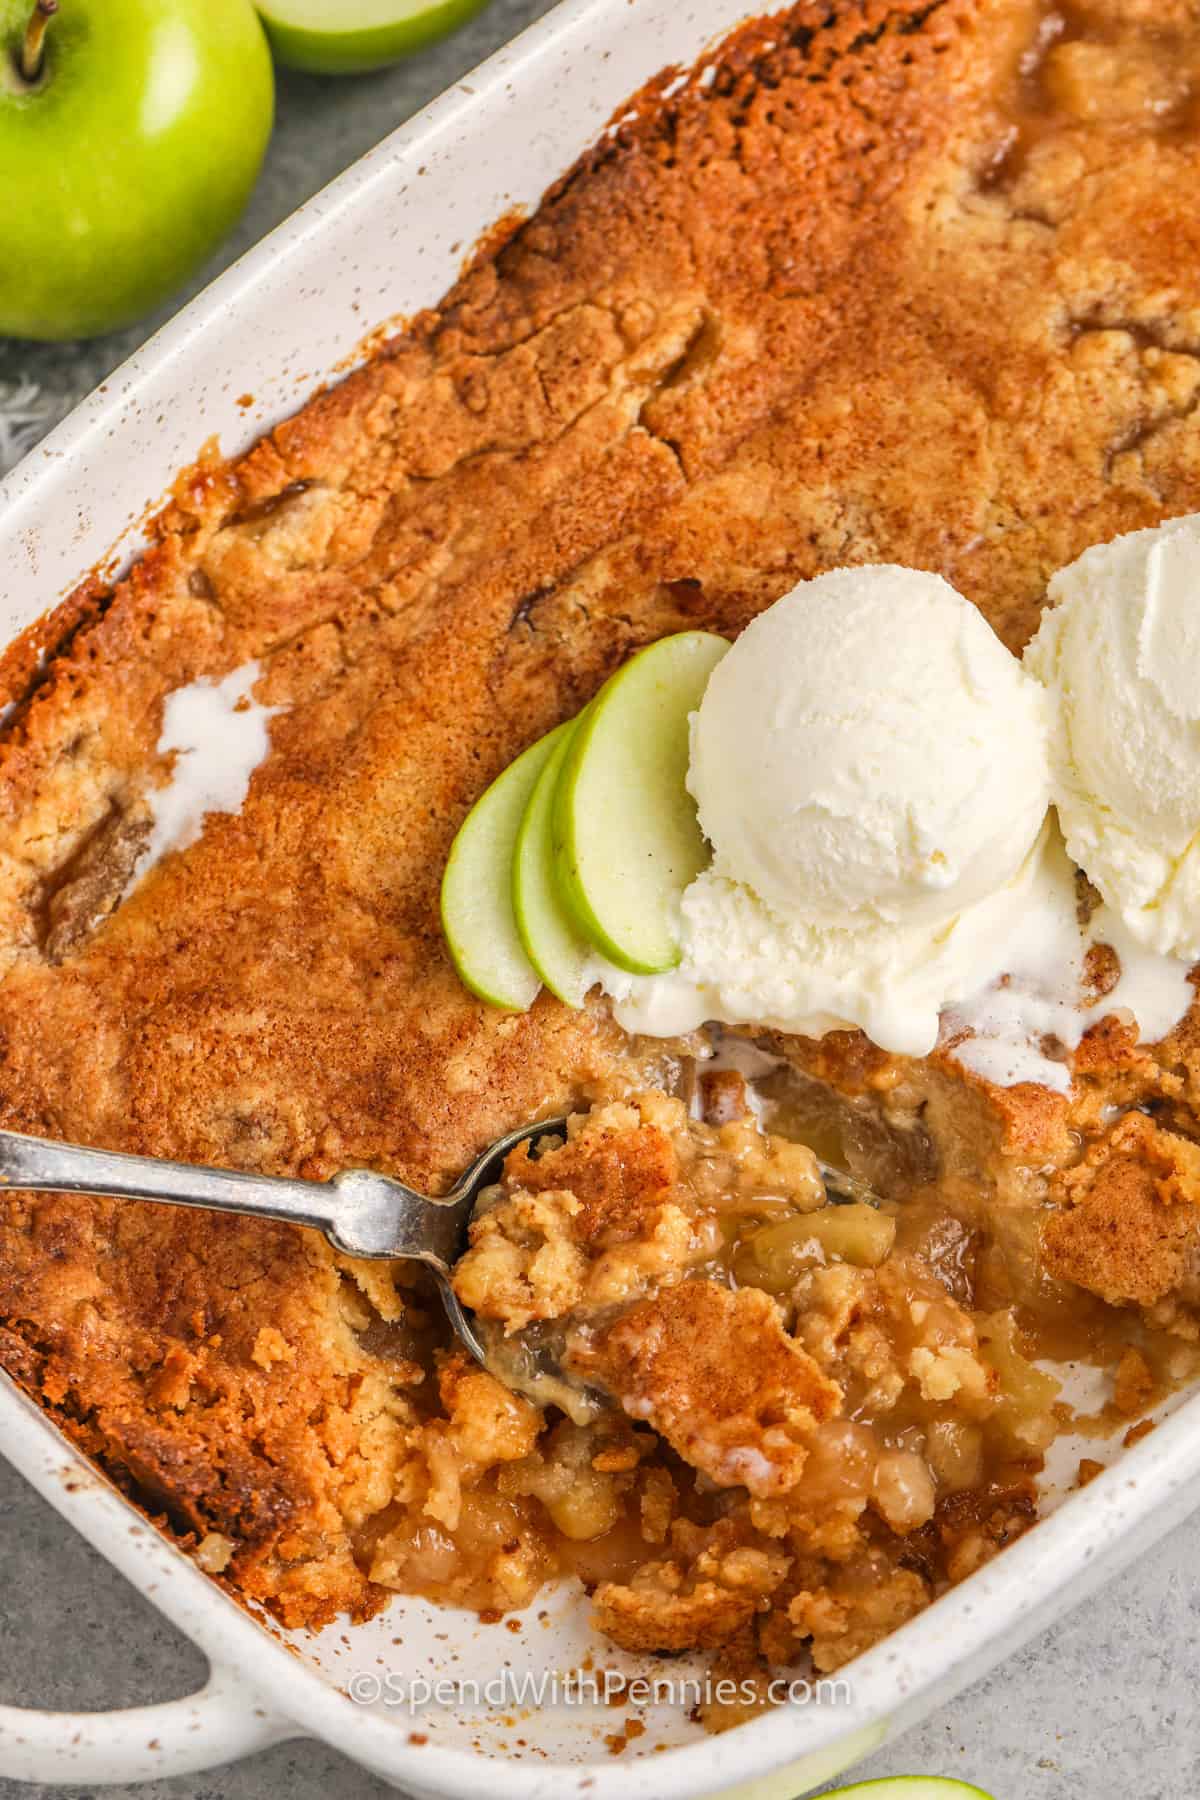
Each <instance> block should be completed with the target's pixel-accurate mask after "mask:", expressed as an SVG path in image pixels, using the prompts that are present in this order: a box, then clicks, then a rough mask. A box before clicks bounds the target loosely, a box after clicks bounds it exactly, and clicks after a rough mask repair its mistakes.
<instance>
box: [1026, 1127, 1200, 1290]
mask: <svg viewBox="0 0 1200 1800" xmlns="http://www.w3.org/2000/svg"><path fill="white" fill-rule="evenodd" d="M1062 1198H1063V1200H1064V1201H1065V1205H1063V1206H1062V1207H1061V1208H1060V1209H1059V1210H1056V1211H1055V1212H1053V1213H1052V1214H1051V1215H1050V1216H1049V1217H1048V1218H1047V1220H1046V1223H1045V1225H1044V1226H1043V1229H1042V1247H1043V1253H1044V1257H1045V1263H1046V1268H1047V1270H1048V1272H1049V1273H1050V1274H1051V1275H1055V1276H1057V1277H1058V1278H1059V1279H1060V1280H1062V1281H1073V1282H1075V1283H1076V1285H1077V1286H1079V1287H1082V1288H1087V1289H1088V1290H1089V1292H1091V1293H1094V1294H1098V1295H1099V1296H1100V1298H1101V1299H1102V1300H1107V1301H1108V1303H1109V1304H1110V1305H1112V1306H1121V1305H1127V1304H1135V1305H1140V1306H1153V1305H1154V1304H1155V1302H1156V1301H1159V1300H1162V1299H1164V1298H1165V1297H1166V1296H1167V1295H1169V1294H1173V1293H1177V1292H1178V1291H1179V1289H1180V1288H1181V1286H1182V1285H1183V1282H1184V1280H1185V1278H1186V1277H1187V1276H1188V1275H1189V1274H1192V1273H1194V1272H1196V1271H1197V1268H1198V1267H1200V1146H1198V1145H1196V1144H1193V1143H1189V1142H1188V1141H1187V1139H1185V1138H1181V1137H1178V1136H1177V1135H1176V1134H1175V1133H1174V1132H1170V1131H1164V1130H1162V1129H1161V1128H1160V1127H1159V1126H1157V1125H1156V1124H1154V1122H1153V1121H1152V1120H1151V1119H1149V1118H1147V1117H1146V1116H1145V1114H1143V1113H1130V1114H1129V1115H1128V1116H1127V1117H1126V1118H1124V1119H1122V1120H1121V1121H1120V1122H1119V1123H1118V1124H1117V1125H1116V1127H1115V1128H1114V1129H1113V1130H1112V1131H1111V1132H1110V1133H1109V1134H1108V1136H1107V1137H1106V1138H1103V1139H1102V1140H1100V1141H1099V1142H1098V1143H1096V1144H1094V1145H1092V1147H1091V1148H1090V1149H1089V1151H1088V1153H1087V1155H1086V1156H1085V1158H1084V1160H1083V1162H1082V1163H1081V1164H1080V1165H1079V1166H1078V1167H1077V1168H1074V1169H1070V1170H1068V1171H1067V1172H1066V1173H1065V1174H1064V1176H1063V1178H1062Z"/></svg>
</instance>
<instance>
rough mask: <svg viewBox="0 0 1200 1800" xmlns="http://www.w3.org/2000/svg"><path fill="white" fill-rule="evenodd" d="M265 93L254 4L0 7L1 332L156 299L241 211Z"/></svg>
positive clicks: (264, 134)
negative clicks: (2, 193)
mask: <svg viewBox="0 0 1200 1800" xmlns="http://www.w3.org/2000/svg"><path fill="white" fill-rule="evenodd" d="M274 94H275V87H274V73H273V70H272V67H271V55H270V50H269V48H268V46H267V41H266V38H265V36H264V34H263V30H262V26H261V25H260V24H259V21H258V18H257V15H256V14H255V11H254V8H253V6H252V5H251V4H250V0H58V4H57V5H55V4H54V0H41V4H40V6H39V5H35V4H34V0H0V169H2V170H3V172H4V175H3V186H4V204H3V206H2V207H0V334H3V335H7V336H10V337H24V338H48V339H59V338H76V337H94V336H96V335H97V334H99V333H101V332H106V331H114V330H116V329H117V328H118V327H119V326H122V325H128V324H131V323H132V322H133V321H134V320H135V319H138V318H140V317H141V316H142V315H143V314H144V313H147V312H149V311H150V310H151V309H152V308H153V307H155V306H157V305H158V304H159V302H160V301H163V300H165V299H167V298H168V296H169V295H170V294H172V293H173V292H174V291H175V290H176V289H177V288H178V287H179V286H180V285H181V284H182V283H183V282H184V281H186V280H187V278H188V276H189V275H191V274H193V273H194V271H195V270H196V269H197V268H198V267H199V265H200V264H201V263H202V262H203V261H204V259H205V257H206V256H208V254H209V252H210V251H212V250H213V249H214V248H215V247H216V246H217V244H219V243H220V241H221V239H222V238H223V237H224V236H225V235H226V233H227V232H228V231H229V229H230V227H231V225H232V224H233V223H234V221H235V220H236V219H237V217H238V215H239V214H240V212H241V211H242V208H243V207H244V206H245V204H246V201H247V200H248V198H249V196H250V191H251V189H252V188H253V186H254V182H255V179H256V177H257V175H258V171H259V167H260V165H261V163H262V159H263V153H264V151H265V150H266V147H267V140H268V139H269V137H270V135H271V123H272V118H273V115H274Z"/></svg>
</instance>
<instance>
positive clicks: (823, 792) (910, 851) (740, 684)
mask: <svg viewBox="0 0 1200 1800" xmlns="http://www.w3.org/2000/svg"><path fill="white" fill-rule="evenodd" d="M1047 715H1048V704H1047V700H1046V696H1045V694H1044V693H1043V691H1042V689H1041V688H1040V687H1039V685H1038V683H1037V682H1035V681H1034V680H1032V679H1031V678H1030V676H1029V675H1028V674H1027V673H1026V672H1025V671H1024V670H1023V669H1022V667H1021V664H1020V663H1019V662H1018V661H1017V660H1016V658H1015V657H1013V656H1012V655H1011V654H1010V653H1009V651H1008V650H1006V649H1005V647H1004V645H1003V644H1002V643H1001V642H1000V640H999V639H998V638H997V637H996V635H995V633H994V632H993V631H992V630H991V628H990V626H989V625H988V624H987V622H986V620H985V619H984V618H983V617H982V615H981V614H980V613H979V612H978V611H977V610H976V609H975V607H973V606H972V605H971V604H970V602H969V601H967V600H965V599H963V597H962V596H961V595H960V594H958V593H956V592H955V590H954V589H953V588H952V587H951V586H950V585H949V584H948V583H947V582H945V581H943V580H942V579H941V577H940V576H937V575H931V574H927V573H924V572H922V571H920V570H917V569H905V568H899V567H896V566H893V565H887V564H881V565H875V566H870V567H864V568H857V569H835V570H832V571H831V572H830V573H828V574H825V575H819V576H817V577H816V579H815V580H812V581H804V582H801V583H800V585H799V586H798V587H796V588H793V590H792V592H791V593H790V594H787V595H786V596H785V597H784V598H783V599H781V600H779V601H777V602H776V603H775V605H774V606H772V607H770V608H769V609H768V610H767V611H766V612H764V613H762V614H761V615H760V616H759V617H758V618H757V619H755V620H754V622H753V623H752V624H751V625H749V626H748V627H747V629H746V630H745V631H744V632H743V633H742V635H741V637H740V638H738V640H737V642H736V643H735V644H734V646H733V648H732V649H731V650H730V652H729V654H728V655H727V656H726V657H724V658H723V660H722V661H721V662H720V663H719V664H718V665H717V668H716V669H715V670H714V672H713V675H712V677H711V679H710V681H709V684H708V687H707V689H706V690H705V693H704V698H703V700H702V701H701V704H700V708H699V711H698V712H697V713H696V714H695V716H694V718H693V721H692V740H691V764H690V770H689V776H688V786H689V788H690V790H691V792H692V794H693V796H694V798H695V800H696V802H697V805H698V807H699V812H700V823H701V826H702V827H703V830H704V833H705V835H706V836H707V837H708V839H709V840H710V842H711V843H712V845H713V848H714V852H715V854H714V863H713V869H714V873H715V874H716V875H717V876H719V877H723V878H725V879H727V880H730V881H735V882H740V883H743V884H744V885H745V886H747V887H748V888H750V889H751V890H752V891H753V893H754V894H756V895H757V896H758V897H759V898H760V899H761V900H763V901H765V902H766V903H767V905H768V906H769V907H770V908H772V909H773V910H774V911H775V912H776V913H778V914H780V915H781V916H783V917H789V916H791V917H798V918H801V919H803V920H804V921H805V922H806V923H807V924H809V925H816V926H838V927H845V926H851V927H853V926H856V925H863V924H870V923H884V924H914V923H917V922H937V921H940V920H946V919H949V918H952V917H953V916H954V915H956V914H958V913H960V912H961V911H962V910H963V909H964V908H966V907H969V906H971V905H972V904H973V903H975V902H976V901H979V900H981V899H983V898H984V897H985V896H987V895H991V894H994V893H996V892H997V891H998V890H1001V889H1003V888H1004V887H1005V886H1006V885H1007V884H1008V883H1010V882H1011V881H1012V880H1013V878H1014V877H1015V876H1016V874H1017V872H1018V870H1020V869H1021V867H1022V865H1023V863H1024V862H1025V860H1026V858H1027V857H1028V855H1029V852H1030V850H1031V848H1032V846H1033V844H1034V842H1035V840H1036V839H1037V836H1038V833H1039V831H1040V830H1041V826H1042V822H1043V820H1044V818H1045V814H1046V809H1047V806H1048V804H1049V767H1048V747H1047V736H1048V733H1047Z"/></svg>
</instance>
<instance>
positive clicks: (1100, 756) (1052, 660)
mask: <svg viewBox="0 0 1200 1800" xmlns="http://www.w3.org/2000/svg"><path fill="white" fill-rule="evenodd" d="M1049 596H1050V600H1051V602H1052V603H1053V604H1052V610H1050V611H1049V612H1047V613H1046V614H1045V616H1044V618H1043V620H1042V624H1041V628H1040V630H1039V631H1038V633H1037V636H1036V637H1035V638H1034V639H1033V641H1032V643H1031V644H1030V645H1029V647H1028V649H1027V650H1026V653H1025V663H1026V666H1027V667H1028V668H1029V669H1030V670H1031V671H1032V672H1033V673H1034V674H1035V675H1037V676H1038V677H1039V678H1040V679H1041V680H1042V681H1043V682H1044V683H1045V684H1046V686H1047V689H1048V690H1049V691H1050V693H1051V695H1052V698H1053V700H1054V703H1055V707H1056V720H1055V728H1054V733H1053V739H1052V744H1053V749H1052V762H1053V785H1054V799H1055V802H1056V804H1057V807H1058V814H1059V818H1060V821H1061V823H1062V829H1063V835H1064V837H1065V838H1066V842H1067V848H1068V850H1069V851H1070V853H1071V855H1072V857H1073V858H1074V860H1075V861H1076V862H1077V863H1079V864H1080V865H1081V867H1082V868H1084V869H1085V870H1086V871H1087V873H1088V875H1089V877H1090V878H1091V880H1092V881H1093V882H1094V884H1095V886H1096V887H1097V888H1098V889H1099V890H1100V892H1101V894H1102V895H1103V896H1104V899H1105V900H1106V901H1107V903H1108V905H1109V906H1110V907H1111V908H1112V909H1113V911H1114V912H1115V913H1117V914H1119V915H1120V917H1121V919H1122V920H1123V921H1124V922H1125V924H1126V926H1127V927H1128V929H1129V931H1130V932H1131V933H1132V935H1133V936H1134V937H1135V938H1136V939H1137V940H1138V941H1139V942H1140V943H1142V944H1144V945H1146V946H1147V947H1148V948H1149V949H1152V950H1156V951H1159V952H1163V953H1166V954H1170V955H1174V956H1178V957H1188V958H1192V959H1195V958H1197V957H1200V514H1192V515H1190V516H1188V517H1186V518H1180V519H1173V520H1171V521H1169V522H1168V523H1167V524H1165V525H1162V526H1159V527H1157V528H1154V529H1151V530H1147V531H1134V532H1131V533H1129V535H1128V536H1126V537H1120V538H1117V539H1115V540H1114V542H1112V543H1110V544H1100V545H1097V546H1095V547H1094V548H1093V549H1091V550H1085V551H1084V553H1083V555H1082V556H1080V557H1079V558H1078V559H1077V560H1076V561H1075V562H1073V563H1071V564H1070V565H1069V566H1068V567H1067V568H1065V569H1062V570H1060V571H1059V573H1058V574H1057V575H1055V576H1054V578H1053V580H1052V581H1051V582H1050V587H1049Z"/></svg>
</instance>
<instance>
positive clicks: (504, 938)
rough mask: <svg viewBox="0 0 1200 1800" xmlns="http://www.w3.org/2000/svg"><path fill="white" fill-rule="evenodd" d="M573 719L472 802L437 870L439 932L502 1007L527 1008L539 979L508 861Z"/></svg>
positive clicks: (485, 996)
mask: <svg viewBox="0 0 1200 1800" xmlns="http://www.w3.org/2000/svg"><path fill="white" fill-rule="evenodd" d="M569 730H570V725H569V724H567V725H560V726H558V728H557V729H556V730H555V731H551V732H548V733H547V735H546V736H545V737H543V738H539V739H538V741H537V743H536V744H531V745H530V746H529V748H528V750H526V751H524V752H523V753H522V755H520V756H518V758H517V760H516V762H514V763H510V764H509V765H508V767H507V769H505V770H504V772H503V774H502V775H498V776H497V777H496V779H495V781H493V783H492V785H491V787H490V788H488V790H487V792H486V793H484V794H483V795H481V797H480V798H479V799H478V800H477V801H476V802H475V805H474V806H473V807H472V808H471V810H470V812H469V813H468V814H467V816H466V818H465V819H464V820H463V822H462V825H461V826H460V827H459V831H458V836H457V837H456V838H455V840H454V843H453V846H452V847H451V850H450V859H449V861H448V862H447V864H446V872H445V874H444V875H443V876H442V931H443V933H444V934H445V938H446V944H447V946H448V948H449V951H450V956H451V959H452V961H453V963H454V967H455V968H456V969H457V971H458V975H459V979H460V980H461V981H463V982H464V983H465V984H466V986H467V987H469V988H470V990H471V992H472V993H473V994H477V995H478V996H479V998H480V999H481V1000H486V1001H487V1003H488V1005H489V1006H499V1007H502V1008H503V1009H504V1011H505V1012H525V1011H526V1010H527V1009H528V1008H529V1007H531V1006H532V1005H533V1003H534V1001H535V1000H536V998H537V992H538V988H539V987H540V986H541V982H540V981H539V979H538V975H537V971H536V970H535V969H534V968H533V966H532V964H531V963H530V961H529V958H528V957H527V956H526V954H525V952H524V950H523V949H522V947H521V939H520V937H519V936H518V933H517V922H516V919H515V918H514V916H513V904H512V863H513V851H514V850H515V848H516V842H517V832H518V831H519V830H520V826H521V820H522V819H523V817H524V816H525V808H526V807H527V806H528V804H529V799H530V795H531V794H532V793H533V790H534V787H535V786H536V784H537V778H538V776H539V775H540V774H541V772H542V769H543V767H544V766H545V764H546V762H547V760H548V759H549V757H550V756H551V755H552V754H553V752H554V748H555V745H556V744H558V743H559V742H560V741H561V739H562V737H563V734H564V733H565V732H567V731H569Z"/></svg>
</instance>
